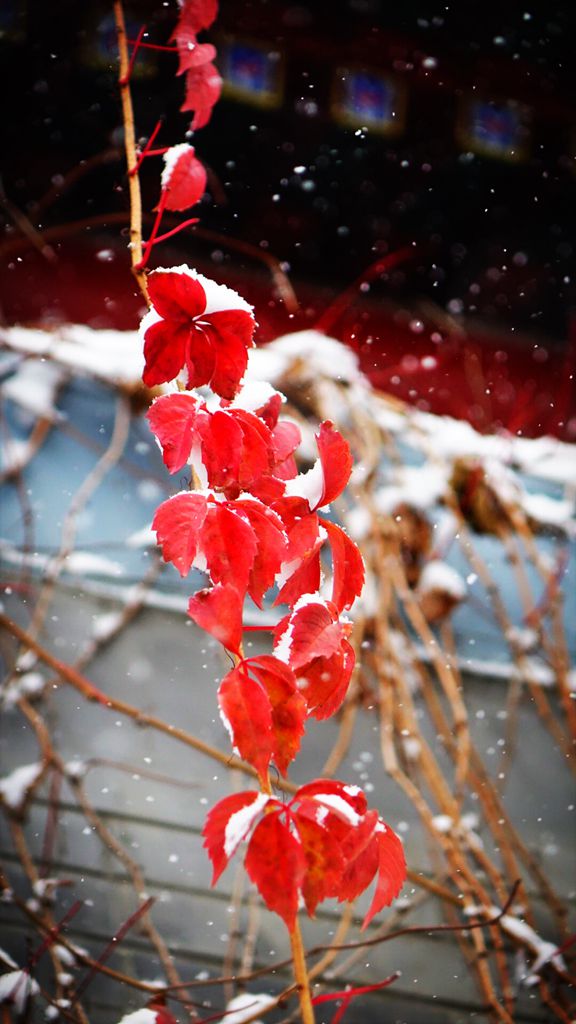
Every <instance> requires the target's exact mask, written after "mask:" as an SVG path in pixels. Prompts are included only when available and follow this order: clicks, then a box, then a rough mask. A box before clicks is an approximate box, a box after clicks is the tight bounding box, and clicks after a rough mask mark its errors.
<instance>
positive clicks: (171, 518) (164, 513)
mask: <svg viewBox="0 0 576 1024" xmlns="http://www.w3.org/2000/svg"><path fill="white" fill-rule="evenodd" d="M207 511H208V503H207V501H206V498H205V497H204V496H203V495H201V494H192V493H190V491H181V492H180V493H179V494H175V495H174V497H172V498H168V501H163V502H162V504H161V505H160V506H159V507H158V508H157V509H156V514H155V516H154V519H153V520H152V529H153V530H155V531H156V536H157V538H158V543H159V544H160V545H161V547H162V557H163V558H164V561H165V562H172V563H173V565H175V566H176V568H177V569H178V572H179V573H180V575H181V576H186V575H187V574H188V573H189V572H190V569H191V568H192V563H193V561H194V559H195V557H196V553H197V551H198V543H199V536H200V531H201V529H202V526H203V525H204V522H205V519H206V514H207Z"/></svg>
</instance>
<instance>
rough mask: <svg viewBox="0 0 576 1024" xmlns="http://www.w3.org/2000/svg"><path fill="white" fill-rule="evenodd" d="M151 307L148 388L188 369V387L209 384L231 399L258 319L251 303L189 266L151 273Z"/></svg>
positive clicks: (146, 326)
mask: <svg viewBox="0 0 576 1024" xmlns="http://www.w3.org/2000/svg"><path fill="white" fill-rule="evenodd" d="M148 291H149V295H150V302H151V304H152V308H151V309H150V311H149V312H148V313H147V314H146V316H145V317H144V319H143V320H142V323H141V327H140V330H141V333H142V334H143V337H144V357H145V361H146V365H145V368H144V373H143V380H144V383H145V384H146V385H147V386H148V387H154V386H155V385H157V384H164V383H166V382H167V381H170V380H174V379H175V378H176V377H177V376H178V374H179V373H180V372H181V371H182V370H185V371H186V373H187V382H188V387H189V388H193V387H200V386H201V385H203V384H209V385H210V386H211V387H212V389H213V390H214V391H215V392H216V393H217V394H219V395H221V396H222V397H223V398H233V397H234V395H235V394H236V392H237V391H238V388H239V386H240V381H241V379H242V376H243V374H244V372H245V370H246V364H247V360H248V348H249V347H250V346H251V345H252V343H253V342H252V336H253V333H254V327H255V321H254V317H253V314H252V307H251V306H249V305H248V303H247V302H245V301H244V299H242V298H240V296H239V295H238V294H237V293H236V292H234V291H233V290H232V289H231V288H227V287H226V286H225V285H217V284H215V282H213V281H210V280H209V278H206V277H204V276H203V275H202V274H197V273H196V272H195V271H193V270H190V268H189V267H186V266H182V267H173V268H172V269H170V270H168V269H164V268H158V269H157V270H154V271H152V273H151V274H149V276H148Z"/></svg>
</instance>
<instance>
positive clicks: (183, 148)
mask: <svg viewBox="0 0 576 1024" xmlns="http://www.w3.org/2000/svg"><path fill="white" fill-rule="evenodd" d="M185 153H192V154H193V153H194V147H193V146H189V145H188V143H187V142H179V143H178V145H177V146H170V149H167V150H166V152H165V153H164V154H163V156H162V159H163V160H164V167H163V168H162V174H161V176H160V184H161V186H162V188H163V189H165V188H167V186H168V185H169V184H170V178H171V177H172V175H173V174H174V169H175V167H176V164H177V163H178V161H179V159H180V157H181V156H184V154H185Z"/></svg>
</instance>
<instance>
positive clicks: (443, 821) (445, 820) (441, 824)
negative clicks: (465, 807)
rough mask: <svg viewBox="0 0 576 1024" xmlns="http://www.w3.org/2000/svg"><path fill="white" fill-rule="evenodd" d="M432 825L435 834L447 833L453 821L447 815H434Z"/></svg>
mask: <svg viewBox="0 0 576 1024" xmlns="http://www.w3.org/2000/svg"><path fill="white" fill-rule="evenodd" d="M432 824H433V826H434V828H435V829H436V831H437V832H440V833H442V834H444V833H446V832H449V831H450V829H451V828H452V827H453V825H454V819H453V818H451V817H450V815H449V814H436V815H435V817H434V818H432Z"/></svg>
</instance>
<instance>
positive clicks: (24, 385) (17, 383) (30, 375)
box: [2, 359, 65, 420]
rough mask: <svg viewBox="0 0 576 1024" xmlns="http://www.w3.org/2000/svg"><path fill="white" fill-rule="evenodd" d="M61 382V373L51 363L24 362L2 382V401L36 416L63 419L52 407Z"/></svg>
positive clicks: (37, 360) (38, 361)
mask: <svg viewBox="0 0 576 1024" xmlns="http://www.w3.org/2000/svg"><path fill="white" fill-rule="evenodd" d="M64 379H65V377H64V374H63V373H62V370H61V369H60V368H59V367H58V366H55V365H54V363H50V362H47V361H46V360H44V359H42V360H39V359H26V360H25V361H24V362H23V363H22V364H21V366H19V367H18V370H17V371H16V373H14V374H13V375H12V376H11V377H9V378H8V380H7V381H5V383H4V384H3V386H2V391H3V394H4V397H5V398H9V399H10V400H11V401H13V402H16V403H17V404H18V405H20V406H22V408H24V409H29V410H30V412H33V413H34V415H35V416H39V417H40V416H42V417H45V418H47V419H54V420H55V419H62V414H61V413H59V412H58V411H57V410H56V409H55V408H54V403H55V401H56V395H57V392H58V388H59V387H60V385H61V384H62V382H63V380H64Z"/></svg>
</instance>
